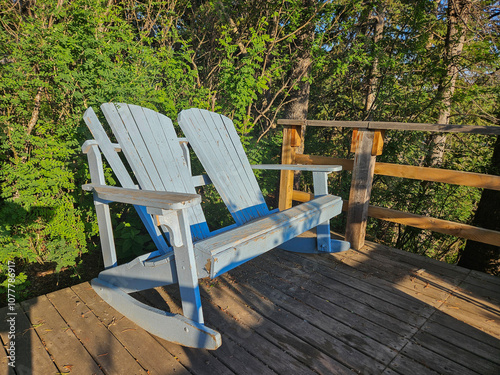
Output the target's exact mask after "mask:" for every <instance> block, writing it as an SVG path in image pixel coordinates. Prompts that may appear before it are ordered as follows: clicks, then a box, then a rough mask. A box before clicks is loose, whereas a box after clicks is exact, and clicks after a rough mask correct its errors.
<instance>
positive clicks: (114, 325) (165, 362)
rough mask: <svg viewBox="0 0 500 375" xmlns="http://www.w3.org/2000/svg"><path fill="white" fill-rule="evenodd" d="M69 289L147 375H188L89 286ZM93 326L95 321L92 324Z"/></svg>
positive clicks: (167, 354)
mask: <svg viewBox="0 0 500 375" xmlns="http://www.w3.org/2000/svg"><path fill="white" fill-rule="evenodd" d="M71 289H72V290H73V292H74V293H76V295H77V296H78V297H79V298H80V299H81V300H82V302H84V303H85V305H86V306H87V308H88V309H89V311H91V313H92V314H94V315H95V317H96V318H97V319H96V320H99V321H100V322H101V323H102V326H103V327H106V328H107V329H108V330H109V331H110V332H111V333H112V334H113V336H114V337H115V338H116V340H118V341H119V343H120V345H121V346H123V347H124V348H126V350H127V351H128V352H129V353H130V354H131V356H132V357H130V358H134V361H137V362H138V363H139V364H140V365H141V366H142V368H144V369H145V370H146V371H147V373H148V374H162V373H165V372H166V371H167V372H172V373H173V372H175V373H176V374H180V375H187V374H189V372H188V371H187V370H186V369H185V368H184V367H183V366H182V365H181V364H180V363H179V362H178V361H177V360H176V359H175V358H174V357H173V356H172V355H171V354H170V353H169V352H167V351H166V350H165V349H164V348H163V347H162V346H161V345H160V344H159V343H158V342H157V340H155V338H153V337H152V336H151V335H150V334H148V333H147V332H146V331H144V330H143V329H141V328H140V327H138V326H137V325H136V324H135V323H133V322H131V321H130V320H129V319H127V318H126V317H124V316H123V315H122V314H120V313H119V312H118V311H116V310H115V309H113V308H112V307H111V306H109V305H108V304H107V303H105V302H104V301H103V300H102V299H101V298H100V297H99V296H98V295H97V293H95V292H94V290H93V289H92V286H91V285H90V284H89V283H84V284H79V285H76V286H73V287H72V288H71ZM93 320H94V319H93ZM95 324H98V322H97V321H95ZM110 354H111V353H110ZM135 366H137V364H135Z"/></svg>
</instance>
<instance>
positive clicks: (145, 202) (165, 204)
mask: <svg viewBox="0 0 500 375" xmlns="http://www.w3.org/2000/svg"><path fill="white" fill-rule="evenodd" d="M82 189H83V190H87V191H92V192H94V193H95V194H97V197H98V198H99V199H102V200H105V201H110V202H120V203H129V204H134V205H138V206H145V207H154V208H160V209H164V210H180V209H183V208H187V207H191V206H194V205H196V204H199V203H201V197H200V196H199V195H198V194H188V193H171V192H166V191H152V190H140V189H126V188H121V187H116V186H106V185H93V184H86V185H83V186H82Z"/></svg>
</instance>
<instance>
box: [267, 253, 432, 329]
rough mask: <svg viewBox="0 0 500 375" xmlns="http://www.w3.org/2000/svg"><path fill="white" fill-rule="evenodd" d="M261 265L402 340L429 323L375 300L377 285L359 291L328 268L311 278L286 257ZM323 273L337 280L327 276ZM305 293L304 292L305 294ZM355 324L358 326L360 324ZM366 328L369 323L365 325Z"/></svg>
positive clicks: (308, 296)
mask: <svg viewBox="0 0 500 375" xmlns="http://www.w3.org/2000/svg"><path fill="white" fill-rule="evenodd" d="M257 265H258V266H259V267H262V268H263V269H265V270H267V272H269V273H272V274H274V275H276V276H278V277H280V278H282V279H284V280H286V281H288V282H290V283H300V285H301V288H303V289H305V291H307V293H308V295H306V296H305V297H304V298H313V297H312V296H318V297H320V298H322V299H324V300H326V301H329V302H331V303H333V304H335V305H337V306H339V307H341V308H343V309H346V310H348V311H349V312H351V313H356V314H357V315H359V316H362V317H363V318H365V319H367V320H369V321H371V322H373V323H375V324H377V325H380V326H382V327H385V328H387V329H389V330H392V331H393V332H394V333H396V334H397V335H398V336H401V337H411V336H412V335H413V334H414V333H415V332H416V330H417V328H416V326H418V325H421V324H422V322H423V321H425V318H424V317H420V316H418V315H416V314H414V313H413V312H412V311H408V310H407V309H404V308H402V307H399V306H395V305H393V304H392V303H390V302H387V301H386V300H383V299H381V298H377V297H374V296H373V290H374V289H376V287H375V286H369V285H364V288H363V289H364V290H360V289H356V288H354V287H353V285H351V283H350V282H349V280H345V279H344V278H343V277H342V276H339V275H335V271H333V272H331V270H328V269H326V270H321V271H320V270H319V269H318V270H317V271H319V272H316V274H315V276H314V278H311V277H310V274H309V272H308V270H307V269H305V270H304V269H303V267H301V266H300V265H299V264H297V263H293V262H291V261H290V259H283V258H281V259H280V261H279V263H278V262H273V263H272V264H270V263H264V262H262V263H258V264H257ZM322 273H323V274H325V275H326V274H327V275H328V276H330V277H333V278H329V277H326V276H324V275H323V274H322ZM294 276H301V277H302V280H301V279H300V278H298V279H296V278H295V277H294ZM370 292H371V293H370ZM304 293H305V292H302V294H304ZM385 294H386V295H388V294H389V293H385ZM332 312H333V311H332ZM347 321H349V320H347ZM412 323H413V324H412ZM354 324H355V325H358V324H357V323H356V322H354ZM363 325H365V324H364V323H363Z"/></svg>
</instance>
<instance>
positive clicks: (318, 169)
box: [251, 164, 342, 173]
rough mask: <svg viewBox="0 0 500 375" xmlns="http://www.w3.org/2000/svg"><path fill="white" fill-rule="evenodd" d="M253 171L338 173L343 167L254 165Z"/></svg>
mask: <svg viewBox="0 0 500 375" xmlns="http://www.w3.org/2000/svg"><path fill="white" fill-rule="evenodd" d="M251 167H252V169H276V170H286V171H309V172H327V173H331V172H338V171H341V170H342V166H341V165H299V164H254V165H251Z"/></svg>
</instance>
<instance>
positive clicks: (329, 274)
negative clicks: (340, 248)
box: [280, 254, 434, 327]
mask: <svg viewBox="0 0 500 375" xmlns="http://www.w3.org/2000/svg"><path fill="white" fill-rule="evenodd" d="M294 256H295V254H292V255H291V256H289V255H288V254H286V255H281V257H280V259H284V258H288V257H289V258H290V259H293V260H295V259H297V258H294ZM304 257H306V256H305V255H301V256H300V257H299V258H298V259H300V258H304ZM306 259H308V261H309V262H312V261H315V262H317V263H318V265H317V266H316V267H315V269H314V272H315V274H316V275H315V277H314V278H313V280H315V281H317V282H318V283H320V284H321V285H322V286H323V287H325V288H328V289H332V290H335V291H337V292H339V293H340V294H342V293H346V292H348V296H350V297H352V298H355V299H357V300H358V301H361V302H364V303H365V304H368V305H370V306H376V308H377V309H378V310H379V311H380V312H382V313H384V314H387V315H388V316H392V317H394V318H396V319H401V320H402V321H405V322H407V323H409V324H411V325H414V326H416V327H419V326H421V325H422V324H423V323H424V322H425V321H426V319H427V318H428V317H429V316H430V315H432V313H433V312H434V309H433V308H432V307H431V306H429V305H427V304H425V303H422V302H421V301H418V300H416V299H414V298H412V297H411V296H410V295H408V294H407V293H404V292H401V291H399V290H396V289H395V288H394V286H393V284H389V283H388V282H387V280H384V279H380V278H377V277H374V276H373V275H369V274H366V273H362V272H360V271H359V270H353V269H352V268H351V267H350V266H348V265H346V264H344V263H342V264H337V265H336V266H335V268H332V267H329V266H328V263H329V259H328V258H322V257H318V256H312V257H311V256H308V258H306ZM282 262H283V261H282ZM324 262H325V263H324ZM291 267H293V266H291ZM299 267H300V265H299ZM307 272H308V269H307V268H306V273H307ZM321 275H323V276H325V277H326V278H324V277H322V276H321ZM344 285H349V286H351V287H352V288H353V289H345V287H344Z"/></svg>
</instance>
